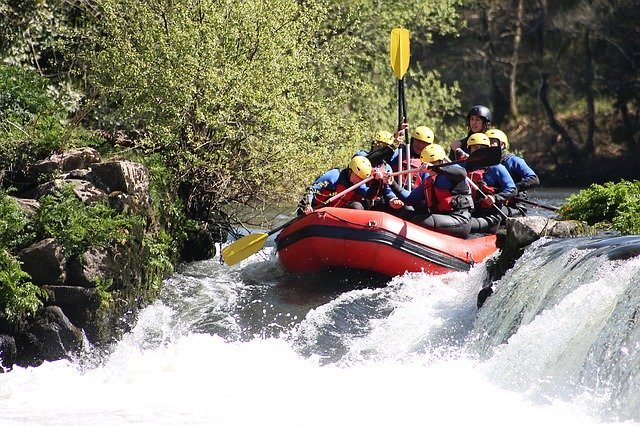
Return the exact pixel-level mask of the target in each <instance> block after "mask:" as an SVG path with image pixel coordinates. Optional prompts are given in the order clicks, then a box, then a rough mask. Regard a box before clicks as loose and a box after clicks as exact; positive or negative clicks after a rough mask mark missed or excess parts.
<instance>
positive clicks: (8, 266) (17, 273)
mask: <svg viewBox="0 0 640 426" xmlns="http://www.w3.org/2000/svg"><path fill="white" fill-rule="evenodd" d="M30 278H31V277H30V276H29V274H27V273H26V272H24V271H23V270H22V269H21V268H20V262H18V260H17V259H16V258H15V257H13V256H12V255H10V254H9V253H8V252H7V251H6V250H5V249H3V248H0V309H2V310H3V313H4V315H6V317H7V319H9V320H15V319H17V318H20V317H24V316H26V315H29V314H34V313H35V312H36V311H37V310H38V309H39V308H40V307H42V304H43V303H42V299H45V298H46V293H45V291H44V290H42V289H41V288H39V287H38V286H36V285H34V284H32V283H31V282H30Z"/></svg>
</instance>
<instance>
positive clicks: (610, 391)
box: [468, 236, 640, 420]
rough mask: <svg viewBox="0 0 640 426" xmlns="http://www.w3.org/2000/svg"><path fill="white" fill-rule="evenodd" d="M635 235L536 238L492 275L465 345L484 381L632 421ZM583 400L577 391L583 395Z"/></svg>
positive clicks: (639, 409)
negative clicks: (491, 289)
mask: <svg viewBox="0 0 640 426" xmlns="http://www.w3.org/2000/svg"><path fill="white" fill-rule="evenodd" d="M638 254H640V237H639V236H632V237H601V238H595V239H594V238H584V239H569V240H553V241H549V240H540V241H538V242H537V243H535V244H534V245H532V246H531V247H529V248H528V249H527V251H526V252H525V254H524V255H523V257H522V258H521V259H520V260H519V261H518V262H517V264H516V265H515V267H514V268H512V269H511V270H510V271H509V272H508V273H507V274H506V275H505V276H504V277H503V278H502V279H501V280H499V282H497V283H496V284H495V286H496V291H495V293H494V294H493V295H492V296H491V297H490V298H489V299H488V300H487V302H486V303H485V305H484V306H483V307H482V309H481V311H480V312H479V314H478V319H477V321H476V323H475V325H474V329H473V331H472V333H471V335H470V339H469V343H468V349H469V350H470V351H471V352H473V353H475V354H477V355H478V356H479V357H480V358H481V359H484V360H486V362H485V364H484V366H485V368H486V370H487V373H488V374H489V375H490V376H491V377H493V381H494V382H495V383H497V384H499V385H500V386H504V387H507V388H509V389H511V390H514V391H518V392H526V393H529V394H531V395H534V396H537V397H539V398H542V399H543V400H544V399H548V400H551V399H553V398H558V397H562V398H565V399H566V398H573V399H577V398H580V397H581V396H583V395H586V393H584V392H585V391H588V394H589V395H590V396H589V397H588V398H591V399H592V400H590V401H589V402H588V405H592V406H593V407H594V409H595V407H598V408H597V411H598V412H600V413H601V415H602V414H603V413H604V414H605V415H606V414H607V413H608V414H609V415H610V417H611V418H612V419H615V418H623V419H632V420H640V326H638V321H637V313H638V309H639V308H640V289H638V287H637V283H638V280H639V278H640V257H639V256H638ZM585 398H586V397H585Z"/></svg>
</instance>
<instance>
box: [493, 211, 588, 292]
mask: <svg viewBox="0 0 640 426" xmlns="http://www.w3.org/2000/svg"><path fill="white" fill-rule="evenodd" d="M596 233H597V232H596V230H594V229H593V228H591V227H589V226H588V225H587V224H585V223H584V222H580V221H576V220H563V221H558V220H555V219H550V218H547V217H542V216H525V217H516V218H509V219H507V225H506V227H505V229H504V230H503V231H501V233H500V235H499V238H498V241H499V247H500V249H501V252H500V256H499V257H498V259H497V261H495V262H493V263H492V264H491V265H489V273H490V276H491V277H492V279H494V280H495V279H498V278H499V277H501V276H502V275H503V274H504V273H505V272H506V271H507V270H509V269H510V268H511V267H513V265H514V264H515V262H516V260H518V258H519V257H520V256H521V255H522V253H523V252H524V250H525V248H526V247H527V246H529V245H530V244H531V243H533V242H534V241H536V240H539V239H540V238H543V237H548V238H570V237H579V236H587V235H595V234H596Z"/></svg>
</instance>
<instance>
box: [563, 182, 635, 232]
mask: <svg viewBox="0 0 640 426" xmlns="http://www.w3.org/2000/svg"><path fill="white" fill-rule="evenodd" d="M559 213H560V216H561V217H562V218H564V219H576V220H582V221H585V222H587V223H588V224H590V225H600V226H606V225H608V224H610V225H611V226H612V227H613V228H614V229H616V230H617V231H619V232H621V233H623V234H640V181H634V182H629V181H626V180H623V181H621V182H618V183H612V182H608V183H605V184H604V185H599V184H594V185H591V186H590V187H589V188H587V189H583V190H582V191H580V192H578V193H577V194H574V195H572V196H570V197H569V198H568V199H567V203H566V204H565V205H563V206H562V207H561V208H560V210H559Z"/></svg>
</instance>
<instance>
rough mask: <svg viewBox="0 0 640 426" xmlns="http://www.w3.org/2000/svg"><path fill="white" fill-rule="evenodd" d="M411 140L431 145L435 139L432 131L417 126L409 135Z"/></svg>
mask: <svg viewBox="0 0 640 426" xmlns="http://www.w3.org/2000/svg"><path fill="white" fill-rule="evenodd" d="M411 138H416V139H418V140H419V141H422V142H426V143H433V142H434V141H435V139H436V137H435V135H434V134H433V130H431V129H430V128H428V127H427V126H418V127H416V129H415V130H414V131H413V133H412V134H411Z"/></svg>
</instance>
